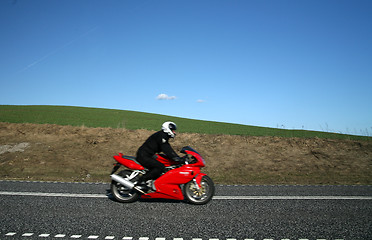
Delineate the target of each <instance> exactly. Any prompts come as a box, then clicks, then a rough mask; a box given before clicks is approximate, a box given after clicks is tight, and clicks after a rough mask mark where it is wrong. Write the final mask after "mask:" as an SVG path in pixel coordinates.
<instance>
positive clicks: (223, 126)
mask: <svg viewBox="0 0 372 240" xmlns="http://www.w3.org/2000/svg"><path fill="white" fill-rule="evenodd" d="M168 120H170V121H174V122H176V123H177V125H178V126H179V132H188V133H201V134H227V135H245V136H277V137H300V138H314V137H318V138H329V139H350V140H369V141H370V140H372V137H366V136H355V135H346V134H337V133H330V132H318V131H307V130H287V129H279V128H266V127H256V126H249V125H241V124H231V123H222V122H212V121H201V120H193V119H186V118H178V117H172V116H165V115H160V114H151V113H143V112H135V111H125V110H115V109H102V108H86V107H71V106H45V105H42V106H17V105H0V122H9V123H37V124H46V123H48V124H57V125H70V126H86V127H94V128H96V127H109V128H125V129H130V130H135V129H147V130H158V129H159V127H160V126H161V124H162V123H163V122H164V121H168Z"/></svg>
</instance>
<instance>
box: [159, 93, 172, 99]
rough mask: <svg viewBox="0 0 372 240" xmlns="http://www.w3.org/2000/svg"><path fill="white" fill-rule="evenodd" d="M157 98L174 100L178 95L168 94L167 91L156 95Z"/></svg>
mask: <svg viewBox="0 0 372 240" xmlns="http://www.w3.org/2000/svg"><path fill="white" fill-rule="evenodd" d="M156 99H157V100H174V99H176V96H168V95H167V94H165V93H161V94H159V95H158V96H157V97H156Z"/></svg>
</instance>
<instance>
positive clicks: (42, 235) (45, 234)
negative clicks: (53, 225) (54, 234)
mask: <svg viewBox="0 0 372 240" xmlns="http://www.w3.org/2000/svg"><path fill="white" fill-rule="evenodd" d="M49 236H50V234H48V233H43V234H40V235H39V237H44V238H46V237H49Z"/></svg>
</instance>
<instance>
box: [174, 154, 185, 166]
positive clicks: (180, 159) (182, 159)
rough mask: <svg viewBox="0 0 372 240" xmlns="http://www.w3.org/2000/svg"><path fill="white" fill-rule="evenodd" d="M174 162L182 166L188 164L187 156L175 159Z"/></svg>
mask: <svg viewBox="0 0 372 240" xmlns="http://www.w3.org/2000/svg"><path fill="white" fill-rule="evenodd" d="M173 160H174V161H176V162H178V163H180V164H183V163H185V162H186V160H187V155H185V156H183V157H175V158H173Z"/></svg>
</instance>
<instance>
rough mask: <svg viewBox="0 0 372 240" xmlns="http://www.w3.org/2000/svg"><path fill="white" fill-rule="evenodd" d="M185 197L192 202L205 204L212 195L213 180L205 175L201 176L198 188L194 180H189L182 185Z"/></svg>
mask: <svg viewBox="0 0 372 240" xmlns="http://www.w3.org/2000/svg"><path fill="white" fill-rule="evenodd" d="M183 190H184V195H185V199H186V200H187V201H188V202H190V203H192V204H197V205H201V204H206V203H208V202H209V201H210V200H211V199H212V197H213V195H214V183H213V180H212V179H211V178H210V177H208V176H207V175H205V176H203V178H202V180H201V187H200V188H199V187H198V186H197V184H196V183H195V182H194V181H190V182H188V183H186V184H185V185H184V189H183Z"/></svg>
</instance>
